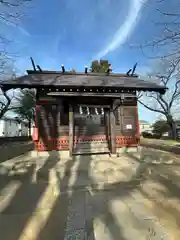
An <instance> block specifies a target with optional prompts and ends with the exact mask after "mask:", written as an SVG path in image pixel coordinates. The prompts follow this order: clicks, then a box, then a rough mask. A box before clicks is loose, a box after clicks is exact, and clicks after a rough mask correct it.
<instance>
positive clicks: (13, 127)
mask: <svg viewBox="0 0 180 240" xmlns="http://www.w3.org/2000/svg"><path fill="white" fill-rule="evenodd" d="M17 136H28V126H27V123H25V122H23V121H21V122H20V121H18V120H17V119H15V118H8V117H3V118H2V119H0V137H17Z"/></svg>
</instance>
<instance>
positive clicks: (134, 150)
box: [116, 146, 139, 154]
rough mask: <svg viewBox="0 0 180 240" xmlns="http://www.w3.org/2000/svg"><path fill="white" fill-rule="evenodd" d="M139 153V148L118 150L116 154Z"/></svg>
mask: <svg viewBox="0 0 180 240" xmlns="http://www.w3.org/2000/svg"><path fill="white" fill-rule="evenodd" d="M138 151H139V147H138V146H137V147H122V148H117V149H116V153H117V154H120V153H127V152H138Z"/></svg>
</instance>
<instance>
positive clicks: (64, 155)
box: [31, 150, 70, 158]
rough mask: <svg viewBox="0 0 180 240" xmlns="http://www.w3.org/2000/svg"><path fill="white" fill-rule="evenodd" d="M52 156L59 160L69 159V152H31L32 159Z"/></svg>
mask: <svg viewBox="0 0 180 240" xmlns="http://www.w3.org/2000/svg"><path fill="white" fill-rule="evenodd" d="M51 155H54V156H58V157H59V158H69V157H70V155H69V150H68V151H66V150H64V151H56V150H54V151H44V152H38V151H36V150H34V151H31V156H32V157H49V156H51Z"/></svg>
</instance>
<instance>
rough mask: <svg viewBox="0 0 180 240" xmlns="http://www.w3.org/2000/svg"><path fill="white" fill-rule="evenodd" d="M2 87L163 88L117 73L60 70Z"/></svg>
mask: <svg viewBox="0 0 180 240" xmlns="http://www.w3.org/2000/svg"><path fill="white" fill-rule="evenodd" d="M1 84H2V85H3V86H4V87H8V88H10V87H11V88H13V87H14V88H16V87H40V86H41V87H42V86H51V87H52V86H55V87H65V86H66V87H113V88H132V89H140V90H155V89H156V90H157V91H159V90H165V88H164V87H163V86H160V85H158V84H156V83H153V82H149V81H144V80H142V79H139V78H137V77H130V76H129V77H128V76H125V75H122V74H121V75H118V74H110V75H105V74H87V75H86V74H82V73H73V74H72V73H69V74H68V73H65V74H63V73H62V72H59V73H58V72H42V73H39V72H38V73H32V74H29V75H24V76H22V77H18V78H16V79H14V80H10V81H4V82H3V83H1Z"/></svg>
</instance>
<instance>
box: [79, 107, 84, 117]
mask: <svg viewBox="0 0 180 240" xmlns="http://www.w3.org/2000/svg"><path fill="white" fill-rule="evenodd" d="M79 113H80V114H81V115H82V114H83V110H82V107H81V106H79Z"/></svg>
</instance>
